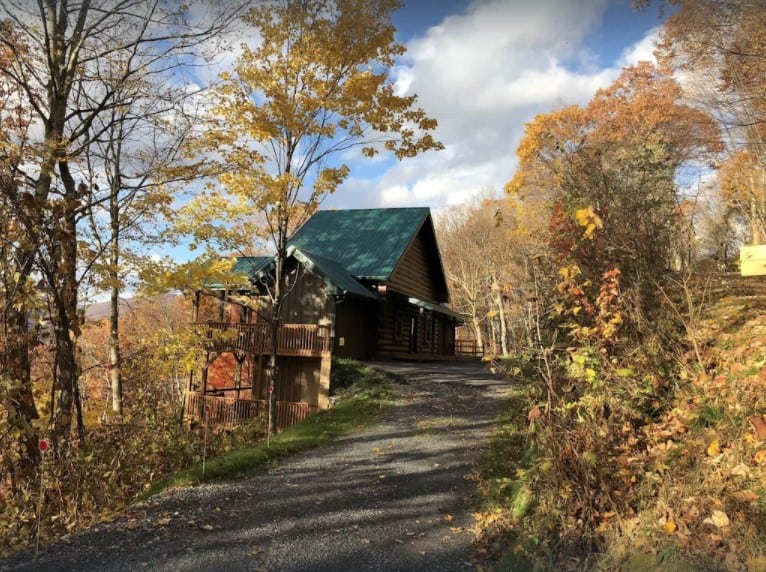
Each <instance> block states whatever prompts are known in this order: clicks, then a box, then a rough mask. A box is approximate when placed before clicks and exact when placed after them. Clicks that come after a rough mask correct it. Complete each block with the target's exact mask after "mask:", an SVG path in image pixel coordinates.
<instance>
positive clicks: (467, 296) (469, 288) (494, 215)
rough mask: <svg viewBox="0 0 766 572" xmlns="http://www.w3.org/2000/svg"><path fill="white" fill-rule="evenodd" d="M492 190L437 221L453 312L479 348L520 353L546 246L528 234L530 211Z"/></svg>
mask: <svg viewBox="0 0 766 572" xmlns="http://www.w3.org/2000/svg"><path fill="white" fill-rule="evenodd" d="M525 206H526V205H524V206H522V205H520V204H518V203H515V202H512V201H509V200H506V199H499V198H497V197H495V196H494V193H493V192H492V191H491V190H487V191H485V192H483V193H481V194H480V195H479V196H478V197H477V198H476V199H475V200H474V201H473V202H471V203H468V204H461V205H459V206H455V207H451V208H448V209H445V210H444V211H443V212H441V213H439V214H438V215H437V217H436V229H437V232H438V234H439V246H440V249H441V255H442V260H443V262H444V269H445V272H446V274H447V280H448V281H449V286H450V293H451V296H452V302H451V305H452V307H453V308H454V309H455V310H456V311H458V312H460V313H462V314H465V315H466V316H469V318H470V326H471V329H472V336H473V338H474V339H475V340H476V342H477V345H478V346H479V347H482V348H484V350H485V352H487V351H490V350H492V351H497V349H498V348H495V346H496V342H499V351H500V353H502V354H503V355H508V354H510V353H511V352H512V350H513V351H514V352H520V351H523V349H524V347H526V346H527V345H532V342H531V341H530V340H531V339H532V338H533V337H534V335H535V332H534V324H533V322H534V319H533V318H534V308H533V307H532V306H533V304H534V303H535V299H536V297H537V295H538V294H539V292H537V288H536V284H535V279H536V272H535V271H536V266H537V264H538V257H539V255H540V254H541V252H542V251H543V250H544V248H545V247H546V246H547V245H546V244H545V243H544V241H542V240H539V239H540V238H542V237H540V236H536V231H535V230H532V229H533V228H534V227H533V224H532V219H534V218H535V215H534V213H533V212H532V210H531V208H527V209H525V208H524V207H525Z"/></svg>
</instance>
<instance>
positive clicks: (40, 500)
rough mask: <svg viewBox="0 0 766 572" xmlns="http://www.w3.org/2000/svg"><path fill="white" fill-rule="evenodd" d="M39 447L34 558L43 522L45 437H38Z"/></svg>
mask: <svg viewBox="0 0 766 572" xmlns="http://www.w3.org/2000/svg"><path fill="white" fill-rule="evenodd" d="M37 446H38V448H39V449H40V496H39V497H38V499H37V534H36V538H35V558H37V555H38V554H39V553H40V528H42V523H43V499H44V498H45V455H46V453H48V451H49V450H50V445H49V444H48V441H47V440H46V439H40V442H39V443H38V444H37Z"/></svg>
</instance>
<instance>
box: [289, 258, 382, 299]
mask: <svg viewBox="0 0 766 572" xmlns="http://www.w3.org/2000/svg"><path fill="white" fill-rule="evenodd" d="M293 256H295V258H296V259H297V260H298V261H299V262H300V263H301V264H303V265H304V266H306V268H308V269H309V270H311V271H312V272H314V273H315V274H318V275H319V276H320V277H321V278H323V279H324V280H325V282H326V283H329V284H328V285H329V286H330V287H331V288H332V287H334V288H335V289H337V290H338V291H339V293H343V294H346V293H349V294H354V295H356V296H360V297H362V298H369V299H371V300H377V299H378V298H377V296H375V294H373V293H372V292H370V291H369V290H368V289H367V288H365V287H364V286H362V285H361V284H360V283H359V282H357V281H356V280H355V279H354V277H353V276H351V275H350V274H349V273H348V272H347V271H346V269H345V268H343V267H342V266H341V265H340V264H338V263H337V262H335V261H334V260H328V259H327V258H324V257H323V256H318V255H316V254H313V253H311V252H306V251H305V250H296V251H295V252H293Z"/></svg>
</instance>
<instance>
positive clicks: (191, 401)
mask: <svg viewBox="0 0 766 572" xmlns="http://www.w3.org/2000/svg"><path fill="white" fill-rule="evenodd" d="M205 406H207V407H208V411H207V412H206V411H205ZM276 410H277V429H279V430H281V429H286V428H287V427H290V426H292V425H295V424H296V423H299V422H300V421H303V420H304V419H306V417H308V416H309V415H311V414H313V413H316V412H317V411H318V410H319V408H317V407H315V406H312V405H309V404H307V403H294V402H290V401H277V402H276ZM266 415H268V403H267V402H266V400H265V399H252V400H251V399H236V398H234V397H218V396H212V395H206V396H204V398H203V396H202V393H201V392H199V391H187V392H186V396H185V404H184V417H185V418H186V419H198V420H200V421H202V420H204V418H205V416H207V422H208V424H209V425H211V426H215V427H225V428H228V429H231V428H234V427H236V426H237V425H240V424H242V423H245V422H247V421H250V420H251V419H255V418H256V417H260V416H263V417H264V419H265V417H266Z"/></svg>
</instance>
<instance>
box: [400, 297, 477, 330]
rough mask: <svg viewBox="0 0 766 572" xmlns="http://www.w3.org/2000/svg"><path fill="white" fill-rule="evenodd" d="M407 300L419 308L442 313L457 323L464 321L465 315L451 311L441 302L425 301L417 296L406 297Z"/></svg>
mask: <svg viewBox="0 0 766 572" xmlns="http://www.w3.org/2000/svg"><path fill="white" fill-rule="evenodd" d="M407 302H409V303H410V304H412V305H413V306H418V307H419V308H424V309H426V310H430V311H432V312H436V313H438V314H442V315H443V316H448V317H450V318H452V319H454V320H455V321H457V322H458V323H460V324H462V323H463V322H465V321H466V319H467V316H465V315H463V314H458V313H457V312H453V311H452V310H450V309H449V308H447V306H444V305H443V304H434V303H432V302H425V301H423V300H418V299H417V298H407Z"/></svg>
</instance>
